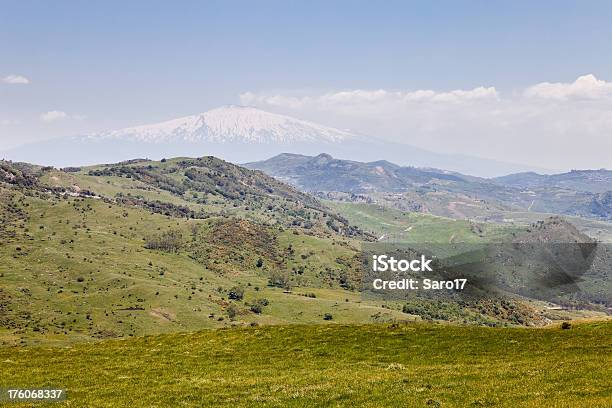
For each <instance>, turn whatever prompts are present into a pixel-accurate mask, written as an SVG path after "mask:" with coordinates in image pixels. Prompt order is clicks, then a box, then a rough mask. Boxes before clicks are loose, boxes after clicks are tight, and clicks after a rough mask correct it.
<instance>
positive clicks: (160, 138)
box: [0, 105, 538, 177]
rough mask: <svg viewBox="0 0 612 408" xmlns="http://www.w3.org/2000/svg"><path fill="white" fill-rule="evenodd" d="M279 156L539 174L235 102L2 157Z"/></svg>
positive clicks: (55, 162) (75, 161) (54, 161)
mask: <svg viewBox="0 0 612 408" xmlns="http://www.w3.org/2000/svg"><path fill="white" fill-rule="evenodd" d="M408 136H409V135H408ZM281 153H297V154H302V155H307V156H316V155H318V154H320V153H327V154H330V155H332V156H333V157H337V158H341V159H349V160H357V161H363V162H371V161H376V160H381V159H384V160H388V161H391V162H394V163H398V164H400V165H404V166H416V167H435V168H440V169H447V170H453V171H458V172H461V173H464V174H472V175H478V176H485V177H490V176H500V175H505V174H510V173H517V172H523V171H534V170H535V171H538V169H533V168H530V167H526V166H521V165H515V164H512V163H500V162H495V161H492V160H487V159H481V158H476V157H470V156H460V155H448V154H440V153H435V152H430V151H427V150H424V149H420V148H418V147H415V146H410V145H407V144H403V143H401V144H400V143H394V142H389V141H384V140H381V139H377V138H376V137H371V136H364V135H360V134H357V133H351V132H348V131H345V130H340V129H335V128H332V127H327V126H323V125H319V124H316V123H313V122H308V121H305V120H300V119H295V118H292V117H289V116H284V115H278V114H275V113H270V112H266V111H263V110H260V109H257V108H253V107H247V106H236V105H229V106H222V107H220V108H216V109H212V110H209V111H207V112H204V113H200V114H197V115H191V116H185V117H182V118H178V119H172V120H169V121H166V122H161V123H155V124H151V125H142V126H134V127H128V128H124V129H119V130H112V131H105V132H100V133H95V134H89V135H84V136H76V137H66V138H60V139H53V140H48V141H43V142H38V143H34V144H29V145H23V146H20V147H18V148H15V149H12V150H9V151H5V152H0V158H2V157H4V158H7V159H10V160H15V161H26V162H31V163H38V164H44V165H52V166H58V167H65V166H82V165H88V164H100V163H116V162H119V161H123V160H130V159H135V158H147V159H153V160H159V159H162V158H164V157H166V158H170V157H201V156H216V157H219V158H221V159H224V160H227V161H230V162H233V163H247V162H255V161H261V160H265V159H269V158H270V157H272V156H276V155H278V154H281Z"/></svg>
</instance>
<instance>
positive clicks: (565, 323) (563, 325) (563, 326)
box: [561, 322, 572, 330]
mask: <svg viewBox="0 0 612 408" xmlns="http://www.w3.org/2000/svg"><path fill="white" fill-rule="evenodd" d="M561 328H562V329H563V330H569V329H571V328H572V325H571V324H570V323H569V322H563V323H561Z"/></svg>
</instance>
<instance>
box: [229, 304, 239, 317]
mask: <svg viewBox="0 0 612 408" xmlns="http://www.w3.org/2000/svg"><path fill="white" fill-rule="evenodd" d="M236 315H238V308H237V307H236V306H234V305H229V306H228V307H227V317H229V318H230V319H233V318H234V317H236Z"/></svg>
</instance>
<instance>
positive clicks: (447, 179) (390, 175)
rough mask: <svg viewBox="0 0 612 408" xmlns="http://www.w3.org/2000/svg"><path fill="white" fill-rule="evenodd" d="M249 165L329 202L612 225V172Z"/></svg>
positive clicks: (282, 158) (327, 160) (286, 161)
mask: <svg viewBox="0 0 612 408" xmlns="http://www.w3.org/2000/svg"><path fill="white" fill-rule="evenodd" d="M245 166H246V167H249V168H252V169H258V170H262V171H264V172H266V173H267V174H269V175H271V176H274V177H276V178H278V179H279V180H282V181H285V182H287V183H290V184H293V185H295V186H296V187H298V188H300V189H302V190H304V191H309V192H314V193H317V194H319V195H321V193H324V196H325V197H327V198H332V199H334V198H337V196H336V195H334V194H333V193H334V192H340V193H348V194H357V195H366V196H367V197H366V201H367V200H369V201H370V202H378V203H380V204H385V203H386V204H388V205H391V206H394V207H396V208H399V209H401V210H413V211H422V212H429V213H432V214H435V215H443V216H450V217H453V218H474V217H480V218H481V219H485V220H490V219H504V218H511V217H504V216H503V215H502V214H503V213H505V212H516V211H518V212H540V213H553V214H562V215H572V216H580V217H587V218H593V219H599V220H612V193H611V192H610V191H608V190H606V189H607V188H609V187H610V180H611V179H610V178H609V177H610V173H611V172H608V171H606V170H596V171H591V170H585V171H573V172H571V173H566V174H560V175H552V176H543V175H539V174H536V173H522V174H517V175H510V176H506V177H501V178H496V179H485V178H479V177H474V176H467V175H463V174H460V173H456V172H449V171H444V170H438V169H433V168H415V167H402V166H399V165H396V164H393V163H390V162H386V161H376V162H356V161H351V160H341V159H336V158H333V157H331V156H330V155H329V154H319V155H317V156H305V155H296V154H281V155H278V156H275V157H272V158H270V159H268V160H264V161H260V162H251V163H247V164H245Z"/></svg>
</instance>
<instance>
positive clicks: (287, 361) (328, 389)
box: [0, 321, 612, 407]
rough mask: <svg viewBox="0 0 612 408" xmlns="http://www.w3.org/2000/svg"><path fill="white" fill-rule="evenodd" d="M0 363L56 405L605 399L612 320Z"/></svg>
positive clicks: (97, 349) (361, 333)
mask: <svg viewBox="0 0 612 408" xmlns="http://www.w3.org/2000/svg"><path fill="white" fill-rule="evenodd" d="M0 373H1V378H2V380H1V381H0V383H1V384H0V386H5V387H7V386H10V387H34V386H36V387H43V386H48V387H60V388H65V389H67V392H68V394H67V395H68V400H67V401H66V402H65V403H62V404H61V405H59V404H58V405H50V406H67V407H123V406H130V407H141V406H142V407H170V406H182V407H202V406H234V407H236V406H270V407H287V406H294V407H310V406H365V407H381V406H390V407H391V406H393V407H397V406H406V407H424V406H434V407H437V406H442V407H469V406H475V407H478V406H504V407H518V406H521V407H605V406H610V404H611V403H612V383H611V380H610V378H612V323H610V322H609V321H608V322H590V323H582V324H575V325H574V326H573V327H572V328H571V329H569V330H562V329H561V328H559V327H558V326H555V327H549V328H545V329H527V328H504V329H496V328H483V327H474V326H451V325H442V324H424V323H415V324H395V325H351V326H345V325H310V326H300V325H294V326H268V327H251V328H233V329H222V330H206V331H200V332H196V333H184V334H165V335H156V336H145V337H141V338H134V339H129V340H106V341H103V342H98V343H83V344H78V345H75V346H73V347H67V348H53V347H31V348H3V349H0ZM10 406H15V407H17V406H20V405H18V404H11V405H10ZM21 406H25V405H21ZM37 406H42V405H37Z"/></svg>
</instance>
